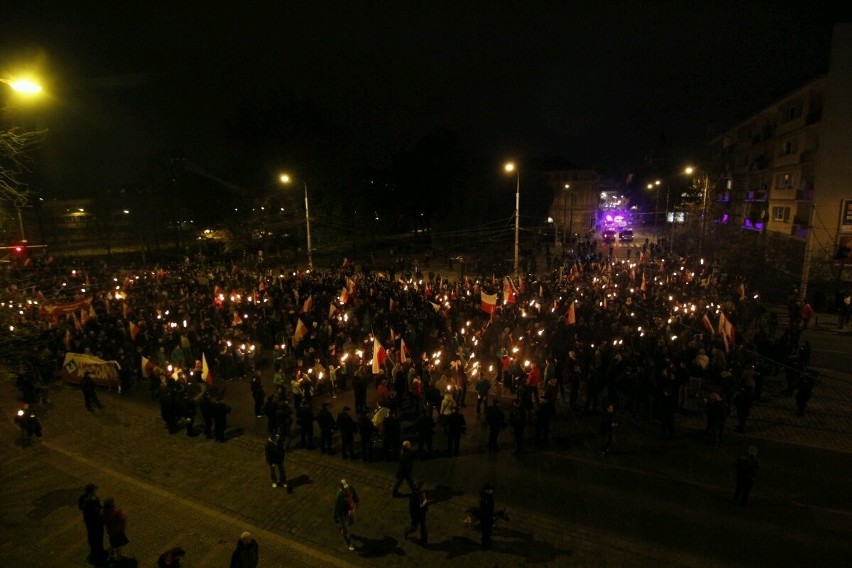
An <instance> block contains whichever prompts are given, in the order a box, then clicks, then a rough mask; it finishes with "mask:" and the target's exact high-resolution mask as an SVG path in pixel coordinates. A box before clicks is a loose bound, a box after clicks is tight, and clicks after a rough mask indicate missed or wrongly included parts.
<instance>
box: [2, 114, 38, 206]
mask: <svg viewBox="0 0 852 568" xmlns="http://www.w3.org/2000/svg"><path fill="white" fill-rule="evenodd" d="M45 134H47V130H26V129H24V128H21V127H17V126H16V127H12V128H10V129H8V130H0V201H2V202H3V207H4V208H5V207H6V203H8V204H11V206H12V207H13V208H14V209H15V211H17V212H20V210H21V209H22V208H23V207H25V206H26V205H27V203H28V202H29V198H30V190H29V187H28V186H27V184H26V183H25V182H24V179H23V178H24V176H25V174H27V173H29V172H30V171H31V170H30V167H31V166H32V165H33V163H34V160H33V157H32V154H31V152H32V150H33V149H35V148H36V147H37V146H38V145H39V144H40V143H41V141H42V140H44V136H45Z"/></svg>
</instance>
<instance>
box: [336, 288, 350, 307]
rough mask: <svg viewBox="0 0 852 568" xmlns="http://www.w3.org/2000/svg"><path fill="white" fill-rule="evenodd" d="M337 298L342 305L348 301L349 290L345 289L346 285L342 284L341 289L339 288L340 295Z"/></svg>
mask: <svg viewBox="0 0 852 568" xmlns="http://www.w3.org/2000/svg"><path fill="white" fill-rule="evenodd" d="M337 299H338V300H340V303H341V304H344V305H345V304H346V302H348V301H349V290H347V289H346V286H344V287H343V289H342V290H340V296H338V298H337Z"/></svg>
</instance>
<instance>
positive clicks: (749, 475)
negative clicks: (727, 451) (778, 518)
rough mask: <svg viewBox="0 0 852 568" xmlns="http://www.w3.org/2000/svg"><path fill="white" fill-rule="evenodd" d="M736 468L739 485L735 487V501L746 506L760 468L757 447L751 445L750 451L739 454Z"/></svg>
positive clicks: (735, 464)
mask: <svg viewBox="0 0 852 568" xmlns="http://www.w3.org/2000/svg"><path fill="white" fill-rule="evenodd" d="M734 469H735V470H736V474H737V485H736V488H735V489H734V498H733V501H734V503H739V504H740V505H743V506H745V505H746V504H747V503H748V496H749V494H750V493H751V489H752V487H753V486H754V478H755V477H757V471H758V470H759V469H760V462H759V461H758V460H757V448H756V447H755V446H750V447H749V449H748V452H743V453H741V454H740V455H739V456H737V461H736V462H735V463H734Z"/></svg>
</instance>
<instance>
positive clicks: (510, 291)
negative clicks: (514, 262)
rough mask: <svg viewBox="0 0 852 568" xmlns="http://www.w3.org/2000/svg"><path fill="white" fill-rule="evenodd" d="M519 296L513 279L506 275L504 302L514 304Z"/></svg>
mask: <svg viewBox="0 0 852 568" xmlns="http://www.w3.org/2000/svg"><path fill="white" fill-rule="evenodd" d="M517 298H518V289H517V288H515V285H514V284H512V280H511V279H509V277H508V276H506V277H505V278H504V279H503V302H508V303H510V304H514V303H515V302H516V301H517Z"/></svg>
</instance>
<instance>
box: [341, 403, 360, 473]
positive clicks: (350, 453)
mask: <svg viewBox="0 0 852 568" xmlns="http://www.w3.org/2000/svg"><path fill="white" fill-rule="evenodd" d="M350 410H351V409H350V408H349V407H348V406H344V407H343V410H341V411H340V413H339V414H338V415H337V429H338V430H339V431H340V451H341V453H342V454H343V459H347V458H348V459H353V460H354V459H355V432H356V431H357V430H358V425H357V424H356V423H355V419H354V418H352V416H351V415H350V414H349V411H350Z"/></svg>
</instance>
